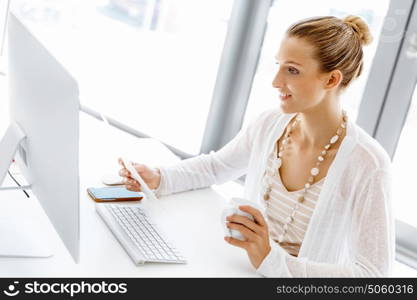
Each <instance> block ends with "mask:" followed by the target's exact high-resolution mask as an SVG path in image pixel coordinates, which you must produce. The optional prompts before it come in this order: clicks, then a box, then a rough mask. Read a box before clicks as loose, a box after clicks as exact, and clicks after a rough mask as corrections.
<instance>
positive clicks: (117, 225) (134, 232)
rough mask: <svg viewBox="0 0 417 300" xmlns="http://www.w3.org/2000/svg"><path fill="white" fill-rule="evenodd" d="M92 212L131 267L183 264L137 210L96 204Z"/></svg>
mask: <svg viewBox="0 0 417 300" xmlns="http://www.w3.org/2000/svg"><path fill="white" fill-rule="evenodd" d="M96 211H97V213H98V214H99V215H100V216H101V217H102V219H103V220H104V222H105V223H106V225H107V226H108V227H109V228H110V230H111V231H112V232H113V234H114V235H115V236H116V238H117V239H118V240H119V242H120V244H121V245H122V246H123V248H124V249H125V250H126V252H127V253H128V254H129V256H130V257H131V258H132V260H133V262H134V263H135V264H144V263H145V262H157V263H180V264H181V263H185V262H186V261H185V259H184V257H183V256H182V255H181V254H180V253H179V252H178V251H177V250H176V249H175V248H174V247H173V246H172V245H171V244H170V243H169V242H167V240H166V239H165V238H164V237H163V236H162V235H161V233H160V231H159V230H158V229H157V228H156V226H155V224H154V223H153V222H152V220H151V219H150V218H149V216H147V215H146V213H145V211H144V210H143V209H141V208H140V207H137V206H128V205H120V204H102V203H99V204H96Z"/></svg>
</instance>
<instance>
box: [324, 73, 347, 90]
mask: <svg viewBox="0 0 417 300" xmlns="http://www.w3.org/2000/svg"><path fill="white" fill-rule="evenodd" d="M342 80H343V74H342V72H340V71H339V70H333V71H331V72H330V73H329V74H328V76H327V81H326V83H325V89H333V88H337V87H338V86H339V85H340V84H341V82H342Z"/></svg>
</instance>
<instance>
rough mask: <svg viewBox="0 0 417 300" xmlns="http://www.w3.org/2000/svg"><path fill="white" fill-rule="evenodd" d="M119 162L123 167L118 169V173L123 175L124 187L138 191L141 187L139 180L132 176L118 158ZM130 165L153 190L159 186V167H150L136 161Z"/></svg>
mask: <svg viewBox="0 0 417 300" xmlns="http://www.w3.org/2000/svg"><path fill="white" fill-rule="evenodd" d="M119 164H120V165H121V166H122V167H123V168H122V169H120V171H119V175H120V176H121V177H124V185H125V188H126V189H128V190H130V191H134V192H140V191H141V188H140V184H139V182H137V181H136V180H135V179H133V178H132V174H130V172H129V171H128V170H127V169H126V168H125V165H124V164H123V161H122V159H120V158H119ZM132 165H133V167H134V168H135V169H136V171H137V172H138V173H139V175H140V176H141V177H142V179H143V180H144V181H145V182H146V184H147V185H148V186H149V188H150V189H153V190H154V189H157V188H158V187H159V184H160V183H161V173H160V172H159V169H151V168H149V167H148V166H146V165H143V164H138V163H132Z"/></svg>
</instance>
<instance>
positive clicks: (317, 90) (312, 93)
mask: <svg viewBox="0 0 417 300" xmlns="http://www.w3.org/2000/svg"><path fill="white" fill-rule="evenodd" d="M313 54H314V47H313V46H312V45H311V44H310V43H308V42H307V41H305V40H303V39H300V38H296V37H285V38H284V39H283V40H282V42H281V45H280V49H279V51H278V54H277V56H276V62H277V65H278V71H277V74H276V75H275V78H274V80H273V82H272V86H273V87H274V88H276V89H278V92H279V98H280V105H281V109H282V111H283V112H284V113H294V112H303V111H307V110H309V109H314V107H317V106H318V105H320V104H323V99H324V98H325V96H326V92H327V91H328V89H326V82H327V81H328V78H329V76H328V74H326V73H323V72H320V68H319V63H318V61H317V60H316V59H314V56H313Z"/></svg>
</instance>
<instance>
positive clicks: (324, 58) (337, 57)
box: [286, 15, 372, 88]
mask: <svg viewBox="0 0 417 300" xmlns="http://www.w3.org/2000/svg"><path fill="white" fill-rule="evenodd" d="M286 33H287V36H288V37H297V38H303V39H305V40H306V41H308V42H310V43H311V44H312V45H314V46H315V48H316V53H315V58H316V59H317V60H318V61H319V63H320V68H321V71H323V72H330V71H333V70H336V69H338V70H340V71H341V72H342V74H343V79H342V82H341V87H342V88H345V87H347V86H348V85H349V84H350V82H351V81H352V80H353V79H355V78H357V77H359V75H361V73H362V68H363V51H362V46H364V45H368V44H369V43H371V42H372V35H371V33H370V31H369V28H368V25H367V24H366V23H365V21H363V20H362V19H361V18H360V17H357V16H352V15H349V16H347V17H345V18H343V19H339V18H336V17H332V16H326V17H316V18H311V19H307V20H302V21H300V22H297V23H295V24H293V25H292V26H290V28H288V30H287V32H286Z"/></svg>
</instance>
